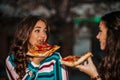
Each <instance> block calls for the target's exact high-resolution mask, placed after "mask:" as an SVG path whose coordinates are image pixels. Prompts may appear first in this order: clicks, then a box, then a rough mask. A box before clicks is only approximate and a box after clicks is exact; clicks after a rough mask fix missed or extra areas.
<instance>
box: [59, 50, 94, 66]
mask: <svg viewBox="0 0 120 80" xmlns="http://www.w3.org/2000/svg"><path fill="white" fill-rule="evenodd" d="M91 56H93V55H92V53H91V52H86V53H84V54H82V55H81V56H72V55H70V56H67V57H65V58H62V59H61V63H62V64H63V65H66V66H68V67H74V66H76V65H78V64H81V63H82V62H84V61H85V60H86V59H87V58H88V57H91Z"/></svg>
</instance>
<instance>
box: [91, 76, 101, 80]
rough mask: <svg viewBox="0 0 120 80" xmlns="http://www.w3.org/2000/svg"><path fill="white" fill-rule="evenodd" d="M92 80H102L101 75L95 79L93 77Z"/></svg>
mask: <svg viewBox="0 0 120 80" xmlns="http://www.w3.org/2000/svg"><path fill="white" fill-rule="evenodd" d="M91 80H102V79H101V77H100V75H97V76H95V77H92V78H91Z"/></svg>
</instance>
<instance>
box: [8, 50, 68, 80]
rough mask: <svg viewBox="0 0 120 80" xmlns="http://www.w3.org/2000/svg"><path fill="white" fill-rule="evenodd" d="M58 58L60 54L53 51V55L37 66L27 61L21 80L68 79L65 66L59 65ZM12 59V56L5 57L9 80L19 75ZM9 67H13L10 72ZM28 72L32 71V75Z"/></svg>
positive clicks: (13, 79)
mask: <svg viewBox="0 0 120 80" xmlns="http://www.w3.org/2000/svg"><path fill="white" fill-rule="evenodd" d="M60 58H61V56H60V54H59V53H58V52H54V53H53V55H51V56H49V57H48V58H46V59H45V60H43V61H42V62H41V63H40V66H39V67H34V66H33V65H32V64H31V62H29V63H28V68H27V69H26V75H25V76H24V78H23V80H68V73H67V71H66V68H65V66H63V65H61V63H60ZM13 60H14V56H8V58H7V59H6V66H7V67H6V71H7V74H8V77H9V79H10V80H16V79H17V78H18V77H19V76H18V75H17V73H16V72H15V70H14V67H15V64H14V63H13V62H14V61H13ZM10 68H12V69H13V70H12V72H11V71H10V70H11V69H10ZM30 72H32V73H33V75H32V76H30V75H29V73H30ZM13 75H14V76H13Z"/></svg>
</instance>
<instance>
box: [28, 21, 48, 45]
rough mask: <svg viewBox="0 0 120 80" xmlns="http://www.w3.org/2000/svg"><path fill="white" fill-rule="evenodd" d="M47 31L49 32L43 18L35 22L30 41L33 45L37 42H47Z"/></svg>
mask: <svg viewBox="0 0 120 80" xmlns="http://www.w3.org/2000/svg"><path fill="white" fill-rule="evenodd" d="M46 32H47V27H46V24H45V22H43V21H42V20H39V21H38V22H37V23H36V24H35V26H34V29H33V30H32V32H31V34H30V38H29V43H30V44H31V45H34V44H37V43H41V42H45V41H46V39H47V33H46Z"/></svg>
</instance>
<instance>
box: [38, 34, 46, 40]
mask: <svg viewBox="0 0 120 80" xmlns="http://www.w3.org/2000/svg"><path fill="white" fill-rule="evenodd" d="M46 38H47V34H46V33H41V34H40V35H39V38H38V39H39V40H40V41H45V40H46Z"/></svg>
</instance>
